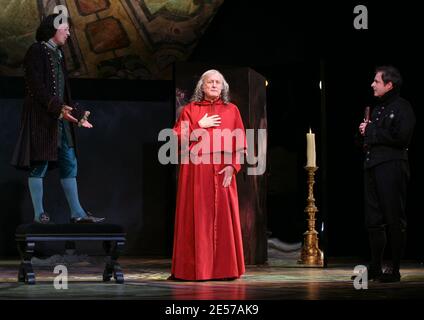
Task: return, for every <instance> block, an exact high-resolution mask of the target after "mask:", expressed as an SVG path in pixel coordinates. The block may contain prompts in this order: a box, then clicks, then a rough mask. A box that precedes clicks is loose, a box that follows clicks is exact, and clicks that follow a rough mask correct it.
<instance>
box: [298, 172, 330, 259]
mask: <svg viewBox="0 0 424 320" xmlns="http://www.w3.org/2000/svg"><path fill="white" fill-rule="evenodd" d="M305 170H306V171H307V174H308V178H307V184H308V198H307V200H306V202H307V205H306V208H305V212H306V213H307V214H308V219H307V221H308V230H307V231H306V232H305V233H304V234H303V235H304V236H305V241H304V243H303V247H302V252H301V254H300V260H299V261H298V263H299V264H304V265H306V266H317V267H322V266H324V253H323V252H322V251H321V250H320V249H319V247H318V232H317V231H316V230H315V220H316V219H315V214H316V212H318V209H317V207H316V206H315V198H314V183H315V171H317V170H318V167H305Z"/></svg>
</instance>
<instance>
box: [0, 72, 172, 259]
mask: <svg viewBox="0 0 424 320" xmlns="http://www.w3.org/2000/svg"><path fill="white" fill-rule="evenodd" d="M21 81H22V79H19V78H8V79H7V81H6V79H4V78H3V80H2V87H3V88H4V89H5V90H3V91H2V99H0V137H1V143H0V172H1V174H0V203H1V210H0V228H1V230H0V256H7V255H15V254H16V250H15V242H14V231H15V228H16V226H17V225H18V224H20V223H29V222H31V221H32V218H33V209H32V204H31V200H30V196H29V192H28V187H27V177H28V174H27V172H24V171H17V170H15V169H14V168H13V167H11V166H10V165H9V162H10V159H11V155H12V152H13V147H14V144H15V141H16V137H17V132H18V125H19V118H20V113H21V109H22V99H21V98H20V97H19V96H20V95H21V93H20V90H19V89H16V91H15V89H11V90H6V89H7V88H12V87H13V88H23V83H21ZM116 84H118V85H116ZM71 85H72V87H73V89H74V98H75V100H77V101H78V102H79V103H80V104H81V105H83V106H85V107H86V108H87V109H89V110H90V111H91V115H90V120H91V121H92V123H93V125H94V128H93V129H90V130H87V129H78V130H77V138H78V142H79V153H80V156H79V161H78V164H79V168H78V178H77V179H78V184H79V194H80V201H81V204H82V206H84V207H85V208H86V209H87V210H89V211H91V212H92V213H93V214H95V215H96V216H103V217H106V218H107V222H110V223H118V224H121V225H122V226H124V228H125V230H126V231H127V234H128V237H127V240H128V241H127V245H126V254H128V255H145V256H154V255H156V256H158V255H162V256H169V255H170V252H171V248H172V226H173V204H174V191H173V188H174V186H173V184H172V182H173V181H172V179H170V177H171V174H172V170H173V169H172V167H171V166H162V165H161V164H159V162H158V161H157V151H158V148H159V147H160V145H159V144H158V141H157V137H158V133H159V131H160V130H162V129H163V128H167V127H169V126H170V125H171V124H172V122H173V119H174V114H173V107H172V103H171V100H172V98H171V92H172V90H171V88H172V84H171V83H169V82H142V81H141V82H131V83H125V82H117V83H114V82H102V81H97V80H96V81H94V80H92V81H84V80H74V81H72V84H71ZM155 92H156V93H155ZM59 179H60V178H59V172H58V170H53V171H51V172H49V173H48V175H47V178H46V179H45V181H44V186H45V197H44V208H45V210H46V211H47V212H49V213H50V215H51V217H52V220H53V221H55V222H56V223H67V222H68V221H69V217H70V213H69V209H68V206H67V202H66V199H65V196H64V194H63V191H62V188H61V185H60V180H59ZM62 248H63V247H62ZM38 249H40V250H39V252H40V253H43V254H48V253H53V251H55V250H58V249H60V245H59V246H49V247H47V246H44V247H43V248H41V247H39V248H38Z"/></svg>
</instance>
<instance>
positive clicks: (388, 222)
mask: <svg viewBox="0 0 424 320" xmlns="http://www.w3.org/2000/svg"><path fill="white" fill-rule="evenodd" d="M409 175H410V173H409V164H408V162H407V161H406V160H392V161H387V162H383V163H381V164H379V165H377V166H374V167H372V168H368V169H365V173H364V191H365V195H364V196H365V224H366V227H367V229H368V234H369V240H370V247H371V267H374V268H377V269H381V264H382V260H383V254H384V249H385V246H386V242H387V235H388V236H389V237H390V242H391V246H392V248H391V249H392V267H393V269H394V270H395V271H396V270H399V267H400V260H401V257H402V254H403V250H404V247H405V244H406V225H407V221H406V212H405V209H406V195H407V188H408V181H409Z"/></svg>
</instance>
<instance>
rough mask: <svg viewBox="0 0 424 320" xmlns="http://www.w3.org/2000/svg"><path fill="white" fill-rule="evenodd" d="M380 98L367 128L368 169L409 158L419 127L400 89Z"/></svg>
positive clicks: (365, 142)
mask: <svg viewBox="0 0 424 320" xmlns="http://www.w3.org/2000/svg"><path fill="white" fill-rule="evenodd" d="M379 100H380V101H379V103H378V105H377V106H376V107H374V109H373V112H372V114H371V122H370V123H369V124H368V125H367V127H366V130H365V135H364V140H363V141H364V150H365V163H364V166H365V168H371V167H373V166H376V165H378V164H380V163H382V162H386V161H391V160H399V159H403V160H408V146H409V144H410V142H411V138H412V134H413V131H414V127H415V115H414V111H413V110H412V107H411V105H410V104H409V102H408V101H406V100H405V99H403V98H401V97H400V96H399V93H398V92H396V91H393V90H392V91H389V92H387V93H386V94H385V95H384V96H383V97H381V98H380V99H379Z"/></svg>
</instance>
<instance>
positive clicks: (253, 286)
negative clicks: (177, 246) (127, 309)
mask: <svg viewBox="0 0 424 320" xmlns="http://www.w3.org/2000/svg"><path fill="white" fill-rule="evenodd" d="M120 263H121V266H122V269H123V271H124V276H125V283H124V284H115V283H114V282H113V281H111V282H107V283H103V282H102V273H103V266H104V264H103V258H102V257H89V259H87V261H82V262H77V263H71V264H68V289H67V290H56V289H55V288H54V286H53V280H54V278H55V276H56V274H54V273H53V266H52V265H50V266H47V265H44V266H43V263H38V265H35V266H34V271H35V274H36V282H37V283H36V284H35V285H24V284H21V283H18V282H17V270H18V266H19V261H18V260H0V299H13V300H16V299H18V300H19V299H72V300H75V299H83V300H84V299H146V300H197V299H200V300H245V299H246V300H285V299H289V300H293V299H294V300H329V299H330V300H333V299H336V300H350V299H359V300H368V299H420V298H421V299H422V298H424V267H423V265H422V264H419V263H408V262H405V263H403V264H402V269H401V273H402V281H401V282H399V283H392V284H382V283H377V282H369V283H368V289H367V290H365V289H362V290H356V289H355V288H354V286H353V281H351V280H350V277H351V275H352V274H353V268H354V267H355V265H357V264H359V263H358V262H355V261H353V260H347V259H343V260H342V259H337V260H335V259H329V266H328V268H306V267H302V266H299V265H297V264H296V256H295V255H293V256H292V257H287V256H286V257H284V259H279V258H273V259H269V261H268V264H267V265H262V266H247V270H246V274H245V275H243V276H242V278H241V279H238V280H234V281H205V282H179V281H170V280H167V278H168V277H169V275H170V273H169V271H170V266H171V261H170V260H169V259H156V258H155V259H146V258H128V257H123V258H122V259H120Z"/></svg>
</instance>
